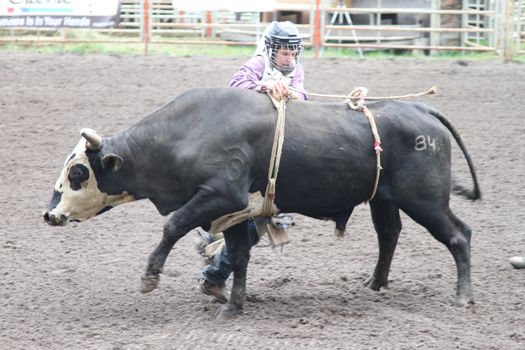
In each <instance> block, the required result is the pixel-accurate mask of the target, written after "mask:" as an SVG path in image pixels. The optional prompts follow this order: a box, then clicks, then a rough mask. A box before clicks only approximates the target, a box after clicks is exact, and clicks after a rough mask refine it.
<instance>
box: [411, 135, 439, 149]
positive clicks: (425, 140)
mask: <svg viewBox="0 0 525 350" xmlns="http://www.w3.org/2000/svg"><path fill="white" fill-rule="evenodd" d="M427 148H432V150H433V151H434V152H435V151H436V139H433V138H431V137H430V136H429V135H418V136H416V146H415V147H414V149H415V150H416V151H424V150H426V149H427Z"/></svg>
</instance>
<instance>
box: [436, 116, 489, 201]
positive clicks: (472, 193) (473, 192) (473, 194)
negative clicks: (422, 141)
mask: <svg viewBox="0 0 525 350" xmlns="http://www.w3.org/2000/svg"><path fill="white" fill-rule="evenodd" d="M429 112H430V114H432V115H433V116H434V117H436V118H437V119H439V121H440V122H441V123H442V124H443V125H445V126H446V128H447V129H448V130H449V131H450V133H451V134H452V136H454V139H455V140H456V142H457V144H458V146H459V148H460V149H461V152H463V155H464V156H465V159H466V161H467V164H468V167H469V170H470V175H471V176H472V181H473V182H474V188H473V189H467V188H465V187H463V186H461V185H459V184H458V183H457V182H456V180H455V179H452V182H453V183H452V192H454V193H455V194H457V195H460V196H463V197H466V198H468V199H470V200H472V201H475V200H478V199H481V191H480V189H479V183H478V177H477V176H476V169H475V168H474V163H473V162H472V158H471V157H470V154H469V153H468V151H467V147H466V146H465V144H464V143H463V140H462V139H461V136H460V135H459V132H458V131H457V129H456V128H455V127H454V125H453V124H452V122H451V121H450V120H449V119H448V118H447V117H446V116H445V115H444V114H442V113H441V112H439V111H437V110H435V109H432V108H430V109H429Z"/></svg>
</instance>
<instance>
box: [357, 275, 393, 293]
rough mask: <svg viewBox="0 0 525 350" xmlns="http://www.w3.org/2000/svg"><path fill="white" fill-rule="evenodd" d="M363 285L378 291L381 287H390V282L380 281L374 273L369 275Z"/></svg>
mask: <svg viewBox="0 0 525 350" xmlns="http://www.w3.org/2000/svg"><path fill="white" fill-rule="evenodd" d="M363 286H364V287H366V288H370V289H372V290H374V291H376V292H379V290H380V289H381V288H388V283H387V282H380V281H378V280H377V279H376V278H375V277H374V276H373V275H372V276H370V277H368V278H367V280H366V281H364V282H363Z"/></svg>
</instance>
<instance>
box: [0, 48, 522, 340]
mask: <svg viewBox="0 0 525 350" xmlns="http://www.w3.org/2000/svg"><path fill="white" fill-rule="evenodd" d="M243 61H244V59H242V58H235V59H233V58H220V59H215V58H213V59H211V58H206V57H184V58H169V57H142V56H112V55H92V56H79V55H69V54H68V55H43V54H42V55H39V54H20V53H16V54H15V53H6V52H2V53H0V72H1V75H0V76H1V78H0V81H1V84H0V129H1V130H0V131H1V137H0V159H1V165H0V209H1V219H0V273H1V282H0V283H1V288H0V303H1V307H0V310H1V311H0V313H1V315H0V316H1V317H0V348H3V349H195V350H196V349H252V350H253V349H292V350H293V349H301V350H306V349H415V348H421V349H508V350H510V349H525V312H524V307H525V298H524V295H525V294H524V293H525V270H514V269H512V267H511V266H510V265H509V264H508V261H507V260H508V258H509V257H510V256H513V255H519V254H525V230H524V225H525V212H524V209H523V208H524V207H525V188H524V186H523V169H524V167H523V157H524V155H525V154H524V149H525V138H524V137H523V135H524V134H525V119H524V118H525V105H524V104H523V101H524V97H525V95H524V91H525V65H520V64H515V63H498V62H463V61H440V60H428V61H427V60H419V59H401V58H400V59H386V60H371V61H359V60H341V59H320V60H315V59H307V60H305V62H304V66H305V70H306V72H307V82H306V88H307V89H308V90H309V91H312V92H320V93H329V94H345V93H348V92H349V91H350V90H351V89H352V88H353V87H354V86H366V87H368V88H369V90H370V95H376V96H377V95H379V96H382V95H391V94H404V93H412V92H417V91H421V90H424V89H426V88H428V87H430V86H431V85H436V86H437V87H438V89H439V94H438V95H437V96H434V97H428V98H425V99H424V100H425V101H426V102H427V103H429V104H431V105H432V106H434V107H437V108H438V109H440V110H442V111H443V112H444V113H445V114H447V115H448V116H449V118H450V119H451V120H452V121H453V122H454V123H455V125H456V127H457V128H458V129H459V130H460V132H461V133H462V136H463V138H464V140H465V142H466V145H467V147H468V149H469V151H470V153H471V155H472V157H473V160H474V163H475V165H476V166H477V172H478V176H479V179H480V184H481V189H482V193H483V200H482V201H479V202H474V203H472V202H468V201H466V200H464V199H461V198H457V197H453V199H452V204H451V205H452V208H453V210H454V211H455V213H456V214H457V215H458V216H459V217H460V218H462V219H463V220H464V221H465V222H467V223H468V224H469V225H470V226H471V227H472V229H473V239H472V279H473V289H474V297H475V300H476V304H475V305H474V306H472V307H469V308H458V307H455V306H454V305H452V298H453V295H454V293H455V292H454V287H455V281H456V271H455V265H454V262H453V259H452V256H451V255H450V253H449V252H448V251H447V250H446V248H445V247H444V246H442V245H441V244H440V243H438V242H437V241H436V240H434V239H433V238H432V236H430V234H428V233H427V232H426V231H425V230H424V229H423V228H422V227H421V226H418V225H417V224H415V223H414V222H413V221H411V220H410V219H409V218H407V217H406V216H403V223H404V228H403V231H402V233H401V237H400V242H399V246H398V249H397V251H396V255H395V257H394V262H393V266H392V271H391V274H390V289H388V290H383V291H381V292H379V293H376V292H373V291H371V290H368V289H366V288H364V287H362V282H363V281H364V280H365V279H366V278H367V277H368V276H369V274H370V273H371V272H372V269H373V267H374V265H375V262H376V259H377V254H378V248H377V241H376V237H375V232H374V230H373V227H372V224H371V220H370V214H369V210H368V207H367V206H366V205H361V206H359V207H358V208H356V211H355V212H354V215H353V217H352V219H351V221H350V223H349V226H348V235H347V237H346V238H345V239H344V240H342V241H341V240H336V239H335V238H334V237H333V228H334V225H333V223H330V222H323V221H317V220H313V219H309V218H306V217H302V216H296V222H297V226H296V227H295V228H293V229H291V230H290V231H289V235H290V237H291V240H292V242H291V244H289V245H287V246H286V247H285V249H284V251H283V252H282V253H276V252H274V251H272V250H271V249H270V248H269V247H256V248H255V249H254V250H253V256H252V260H251V263H250V267H249V276H248V277H249V279H248V301H247V303H246V306H245V311H246V313H245V315H243V316H241V317H239V318H237V319H235V320H232V321H217V320H216V319H215V316H216V314H217V312H218V310H219V308H220V304H217V303H214V302H212V301H211V300H210V298H209V297H208V296H205V295H202V294H200V292H199V291H198V288H197V283H196V279H197V277H198V276H199V272H200V269H201V267H202V265H201V261H200V259H199V257H198V255H197V253H196V252H195V250H194V248H193V245H194V242H193V241H194V235H193V234H189V235H188V236H186V237H185V238H184V239H182V240H181V241H180V242H179V243H178V244H177V245H176V246H175V248H174V250H173V251H172V253H171V255H170V257H169V259H168V261H167V263H166V269H165V273H164V275H162V279H161V284H160V288H159V289H157V290H156V291H154V292H152V293H150V294H146V295H143V294H141V293H140V292H139V286H140V276H141V275H142V273H143V270H144V268H145V266H146V259H147V256H148V254H149V253H150V252H151V251H152V250H153V249H154V247H155V246H156V245H157V243H158V242H159V240H160V238H161V233H162V225H163V223H164V221H165V220H166V218H165V217H162V216H160V215H159V214H158V213H157V212H156V210H155V208H154V207H153V205H152V204H151V203H149V202H146V201H139V202H133V203H129V204H125V205H122V206H120V207H118V208H115V209H113V210H112V211H110V212H108V213H106V214H104V215H101V216H99V217H96V218H94V219H92V220H90V221H88V222H83V223H78V224H76V223H74V224H70V225H69V226H67V227H64V228H54V227H49V226H47V225H46V224H45V223H44V222H43V220H42V212H43V209H44V208H45V206H46V205H47V202H48V201H49V199H50V197H51V193H52V189H53V185H54V182H55V180H56V178H57V177H58V174H59V171H60V170H61V168H62V165H63V162H64V160H65V157H66V155H67V154H68V153H69V152H70V151H71V149H72V148H73V146H74V145H75V144H76V143H77V142H78V140H79V138H80V136H79V130H80V128H82V127H91V128H93V129H95V130H97V131H98V132H99V133H101V134H102V135H111V134H113V133H115V132H116V131H119V130H122V129H124V128H126V127H128V126H130V125H131V124H132V123H133V122H135V121H136V120H138V119H140V118H141V117H142V116H144V115H146V114H147V113H148V112H150V111H153V110H154V109H156V108H158V107H159V106H161V105H163V104H164V103H166V102H167V101H169V100H170V99H171V98H173V97H174V96H176V95H178V94H180V93H182V92H184V91H186V90H188V89H190V88H194V87H201V86H224V85H226V84H227V82H228V80H229V78H230V77H231V75H232V74H233V73H234V72H235V70H236V69H237V68H238V67H239V66H240V65H241V64H242V63H243ZM246 107H247V108H249V106H246ZM240 108H242V106H240ZM454 168H455V172H456V173H457V174H459V175H460V177H461V178H462V183H464V184H465V185H467V186H468V187H470V186H471V182H470V178H469V176H468V172H467V169H466V163H465V162H464V160H463V159H462V158H460V157H459V156H457V154H456V157H455V160H454Z"/></svg>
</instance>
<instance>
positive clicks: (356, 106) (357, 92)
mask: <svg viewBox="0 0 525 350" xmlns="http://www.w3.org/2000/svg"><path fill="white" fill-rule="evenodd" d="M367 94H368V89H367V88H365V87H361V86H359V87H355V88H354V89H353V90H352V92H350V94H349V95H348V97H347V98H346V99H345V103H347V104H348V105H349V106H350V108H352V109H353V110H354V111H357V110H362V109H363V107H364V106H365V98H366V95H367ZM354 100H355V101H356V102H355V103H354V102H353V101H354Z"/></svg>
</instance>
